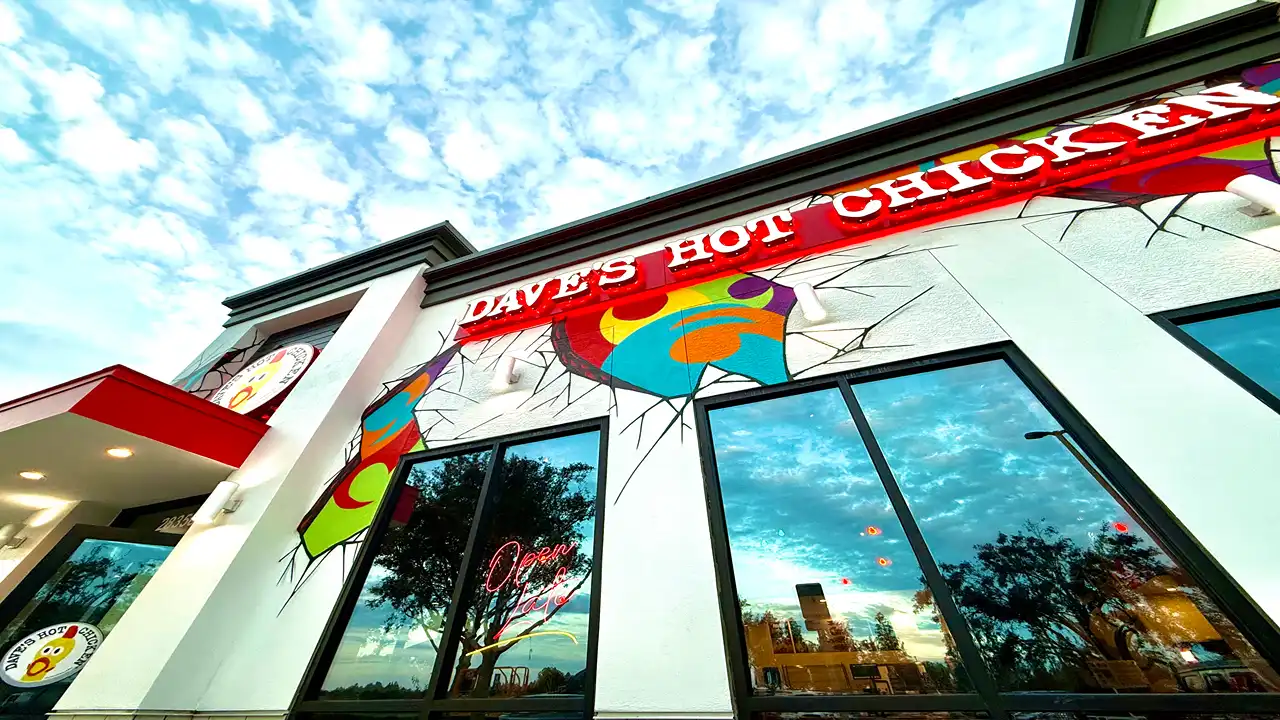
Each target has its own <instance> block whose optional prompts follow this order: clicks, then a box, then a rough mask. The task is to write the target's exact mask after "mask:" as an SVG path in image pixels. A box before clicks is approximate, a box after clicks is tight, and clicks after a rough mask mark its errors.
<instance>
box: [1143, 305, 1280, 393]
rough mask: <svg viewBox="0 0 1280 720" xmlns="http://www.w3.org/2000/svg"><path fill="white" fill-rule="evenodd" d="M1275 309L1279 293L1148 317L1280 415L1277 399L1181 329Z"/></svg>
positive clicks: (1165, 312) (1169, 311) (1196, 306)
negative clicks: (1194, 324) (1210, 321)
mask: <svg viewBox="0 0 1280 720" xmlns="http://www.w3.org/2000/svg"><path fill="white" fill-rule="evenodd" d="M1277 307H1280V290H1272V291H1270V292H1264V293H1256V294H1253V295H1243V296H1241V297H1237V298H1231V299H1229V300H1219V301H1216V302H1210V303H1202V304H1200V305H1192V306H1190V307H1185V308H1178V309H1177V310H1165V311H1164V312H1158V313H1154V314H1152V315H1151V316H1150V317H1151V319H1152V320H1153V321H1155V323H1156V324H1157V325H1159V326H1160V327H1162V328H1164V329H1165V331H1166V332H1168V333H1169V334H1170V335H1172V336H1173V337H1174V338H1176V339H1177V340H1178V341H1179V342H1181V343H1182V344H1183V345H1185V346H1186V347H1187V348H1188V349H1190V350H1191V352H1194V353H1195V354H1196V355H1199V356H1200V359H1202V360H1204V361H1205V362H1207V363H1209V364H1210V365H1212V366H1213V367H1214V368H1216V369H1217V370H1218V372H1220V373H1222V374H1223V375H1226V376H1227V377H1228V378H1230V379H1231V381H1232V382H1234V383H1235V384H1237V385H1239V386H1240V387H1242V388H1244V389H1245V390H1246V391H1247V392H1248V393H1249V394H1250V395H1252V396H1254V397H1255V398H1257V399H1258V400H1260V401H1261V402H1262V403H1263V404H1264V405H1266V406H1267V407H1269V408H1271V409H1272V410H1274V411H1275V412H1278V413H1280V397H1277V396H1276V395H1274V394H1272V393H1271V392H1270V391H1268V390H1267V389H1266V388H1264V387H1262V386H1261V385H1259V384H1258V383H1257V382H1256V381H1255V380H1253V378H1251V377H1249V376H1248V375H1245V374H1244V373H1242V372H1240V371H1239V370H1237V369H1236V367H1235V366H1234V365H1232V364H1231V363H1229V362H1227V361H1226V360H1225V359H1223V358H1222V357H1221V356H1220V355H1218V354H1217V353H1215V352H1214V351H1212V350H1210V349H1209V348H1208V347H1207V346H1205V345H1204V344H1203V343H1201V342H1200V341H1199V340H1196V339H1195V338H1194V337H1192V336H1191V333H1189V332H1187V331H1186V330H1183V329H1182V326H1183V325H1186V324H1188V323H1194V322H1200V321H1202V320H1216V319H1218V318H1224V317H1231V316H1233V315H1247V314H1249V313H1251V312H1258V311H1260V310H1271V309H1274V308H1277Z"/></svg>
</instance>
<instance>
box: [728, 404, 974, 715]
mask: <svg viewBox="0 0 1280 720" xmlns="http://www.w3.org/2000/svg"><path fill="white" fill-rule="evenodd" d="M709 417H710V421H711V427H712V435H713V438H714V442H715V450H716V463H717V468H718V476H719V482H720V488H721V496H722V499H723V501H724V513H725V520H726V524H727V526H728V532H729V543H730V553H731V556H732V560H733V570H734V579H735V584H736V590H737V593H738V596H739V598H740V599H741V601H742V605H743V618H742V620H743V622H744V633H745V635H746V641H747V646H748V655H749V656H750V658H751V665H752V674H753V683H754V684H755V686H756V688H757V691H760V692H763V691H765V687H766V686H767V687H770V688H774V689H775V690H777V691H822V692H889V691H891V688H893V687H894V686H895V681H894V680H892V679H891V677H895V678H896V677H898V676H897V675H896V674H895V673H898V672H899V670H900V669H901V668H902V667H907V666H910V667H911V668H915V669H913V670H911V671H909V672H908V671H906V670H901V672H905V673H907V676H908V678H907V679H905V680H904V679H901V678H898V679H897V681H896V685H897V690H896V691H897V692H906V691H914V692H939V691H942V690H944V688H939V687H938V686H936V685H930V686H928V687H926V685H925V684H924V680H923V679H921V678H922V677H923V676H922V675H921V674H920V670H919V668H921V667H924V666H923V665H921V663H934V672H935V673H938V674H940V675H942V676H946V677H948V678H950V676H951V674H952V672H953V671H952V669H951V668H950V667H949V666H948V664H947V643H946V642H945V641H944V639H943V637H944V636H943V633H942V629H941V626H940V625H939V623H938V622H937V620H936V619H935V618H934V617H933V611H932V607H931V603H928V602H926V605H929V607H928V609H924V610H917V594H918V593H919V591H920V590H921V587H922V586H921V579H920V576H921V572H920V568H919V566H918V565H917V564H916V560H915V556H914V553H913V552H912V550H911V547H910V545H909V543H908V542H907V540H906V536H905V534H904V533H903V531H902V528H901V526H900V525H899V524H898V521H897V519H896V516H895V515H894V512H893V508H892V505H891V504H890V502H889V499H888V496H887V495H886V493H885V490H884V487H883V485H882V483H881V481H880V479H879V476H878V475H877V474H876V471H875V468H874V467H873V465H872V464H871V461H870V458H869V457H868V455H867V453H866V449H865V447H864V446H863V445H862V441H861V438H860V437H859V435H858V432H857V428H856V426H855V425H854V423H853V421H852V419H851V416H850V415H849V412H848V408H847V407H846V406H845V404H844V400H843V399H842V398H841V396H840V394H839V392H838V391H836V390H834V389H832V390H821V391H816V392H809V393H804V394H800V395H792V396H787V397H781V398H776V399H772V400H767V401H763V402H758V403H751V404H746V405H738V406H731V407H725V408H718V409H714V410H711V411H710V413H709ZM722 439H723V440H722ZM809 653H819V655H813V656H807V654H809ZM853 665H857V666H860V667H865V668H871V670H869V671H868V672H872V673H873V674H875V675H876V677H877V678H880V680H878V681H873V680H872V679H868V678H864V677H854V676H853V674H852V670H849V669H848V668H847V667H846V666H853ZM766 668H769V670H768V672H767V673H766V672H765V669H766ZM894 668H898V669H894ZM913 678H914V679H913ZM877 682H878V683H880V684H877ZM947 686H948V688H949V689H945V690H946V691H954V679H953V678H952V679H949V680H948V681H947ZM929 688H931V689H929Z"/></svg>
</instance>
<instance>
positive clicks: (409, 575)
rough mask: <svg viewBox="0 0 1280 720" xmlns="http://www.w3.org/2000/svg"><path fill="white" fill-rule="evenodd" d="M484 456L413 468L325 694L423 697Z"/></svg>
mask: <svg viewBox="0 0 1280 720" xmlns="http://www.w3.org/2000/svg"><path fill="white" fill-rule="evenodd" d="M489 458H490V453H488V452H481V453H472V454H468V455H460V456H455V457H449V458H444V459H441V460H431V461H424V462H420V463H418V464H416V465H415V466H414V467H412V468H411V469H410V471H409V476H408V478H406V481H405V483H404V485H403V486H402V487H401V488H400V489H399V491H398V492H399V494H398V495H397V496H396V501H395V502H396V504H395V506H394V508H393V512H392V517H391V521H390V524H389V526H388V528H387V532H386V534H385V535H384V536H383V538H382V541H381V544H380V545H379V547H378V552H377V554H376V555H375V556H374V560H373V566H372V568H371V570H370V573H369V577H368V578H366V580H365V584H364V588H363V592H362V593H361V603H360V604H359V605H357V608H356V613H355V614H353V616H352V619H351V620H350V621H349V622H348V627H347V632H346V634H345V635H346V637H344V640H346V642H344V643H343V644H342V645H340V646H339V649H338V652H337V654H336V655H335V656H334V660H333V663H332V665H331V666H330V669H329V673H328V676H327V677H326V679H325V685H324V689H323V691H322V692H323V696H324V697H326V698H328V699H364V700H375V699H394V698H412V697H422V695H423V693H424V692H425V691H426V686H427V681H428V678H429V677H430V675H431V670H432V665H433V663H434V661H435V657H436V655H437V653H438V652H439V646H440V641H441V637H440V633H441V630H442V625H443V622H444V615H445V613H446V612H447V610H448V607H449V602H450V599H451V596H452V594H453V589H454V584H455V583H456V581H457V579H458V573H459V572H460V570H461V565H462V554H463V551H464V550H465V548H466V543H467V537H468V536H469V534H470V532H471V521H472V519H473V517H474V514H475V508H476V503H477V502H478V498H479V497H480V487H481V485H482V484H483V483H484V476H485V472H486V470H487V468H488V466H489ZM369 616H372V617H371V618H370V619H365V618H367V617H369ZM361 680H363V682H361Z"/></svg>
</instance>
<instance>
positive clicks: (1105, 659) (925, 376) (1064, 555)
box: [854, 361, 1280, 692]
mask: <svg viewBox="0 0 1280 720" xmlns="http://www.w3.org/2000/svg"><path fill="white" fill-rule="evenodd" d="M854 394H855V396H856V397H857V399H858V401H859V404H860V405H861V406H862V408H863V410H864V411H865V413H866V415H867V417H868V420H869V422H870V424H871V430H872V432H873V433H874V434H875V436H876V439H877V441H878V443H879V445H880V447H881V448H882V449H883V451H884V454H885V457H886V460H887V461H888V464H889V467H890V469H891V470H892V472H893V475H894V477H895V478H896V481H897V482H898V484H899V485H900V487H901V488H902V492H903V495H904V496H905V497H906V499H907V502H908V503H909V505H910V507H911V512H912V515H913V516H914V518H915V520H916V522H917V523H918V524H919V527H920V529H921V532H922V533H923V535H924V539H925V542H926V543H927V544H928V547H929V551H930V553H931V554H932V555H933V556H934V557H935V558H936V559H937V561H938V563H939V569H940V570H941V571H942V574H943V576H944V580H945V582H946V584H947V586H948V588H949V589H950V591H951V594H952V596H953V597H954V599H955V601H956V604H957V605H958V606H959V609H960V612H961V614H962V615H963V616H964V618H965V620H966V621H967V623H968V625H969V627H970V630H971V631H972V633H973V635H974V639H975V640H976V642H977V644H978V646H979V647H978V649H979V651H980V653H981V654H982V656H983V657H984V658H985V660H986V661H987V664H988V665H989V667H990V669H991V671H992V673H993V674H994V675H995V679H996V682H997V684H998V685H999V687H1000V688H1001V689H1003V690H1015V691H1020V690H1021V691H1025V690H1038V691H1044V690H1057V691H1070V692H1202V691H1205V690H1206V689H1208V690H1213V689H1214V684H1215V683H1217V686H1218V689H1217V691H1223V692H1226V691H1232V692H1259V691H1275V690H1277V689H1280V676H1277V675H1276V673H1275V671H1274V670H1272V668H1271V667H1270V666H1269V665H1268V664H1267V663H1266V662H1265V661H1264V660H1263V659H1262V658H1261V657H1260V656H1259V655H1258V653H1257V651H1256V650H1254V648H1253V647H1252V645H1250V643H1249V642H1248V641H1247V640H1245V638H1244V637H1243V636H1241V634H1240V632H1239V631H1238V630H1237V629H1236V628H1235V626H1234V625H1233V624H1232V623H1231V622H1230V621H1229V620H1228V619H1227V618H1226V617H1225V616H1224V615H1223V614H1222V612H1221V611H1220V610H1218V609H1217V606H1216V605H1215V603H1213V602H1212V601H1211V600H1210V599H1209V598H1208V597H1207V596H1206V595H1205V594H1204V592H1203V591H1202V590H1201V589H1200V588H1199V587H1198V586H1197V585H1196V583H1195V582H1194V581H1193V580H1192V579H1191V578H1190V577H1189V576H1188V575H1187V574H1186V573H1185V572H1184V571H1183V570H1182V569H1181V568H1179V567H1178V566H1177V565H1176V564H1175V563H1174V562H1173V561H1172V560H1171V559H1170V558H1169V557H1168V556H1167V555H1165V554H1164V552H1162V550H1161V549H1160V547H1159V546H1157V545H1156V544H1155V543H1154V542H1153V540H1152V538H1151V537H1150V535H1148V534H1147V531H1146V530H1145V528H1143V527H1142V526H1141V525H1140V524H1139V523H1138V522H1137V521H1136V520H1135V519H1134V517H1133V515H1132V514H1131V513H1130V512H1129V511H1128V510H1127V509H1126V508H1124V507H1123V506H1122V505H1121V504H1120V500H1119V498H1118V495H1117V494H1116V493H1115V492H1114V491H1113V489H1112V488H1109V487H1105V486H1104V484H1105V483H1107V482H1108V481H1107V480H1106V478H1105V477H1104V476H1103V475H1102V474H1101V471H1099V470H1098V469H1097V468H1095V467H1093V466H1092V465H1091V464H1090V461H1089V460H1088V458H1086V457H1085V456H1083V455H1079V454H1077V453H1073V452H1072V451H1071V449H1072V448H1073V447H1074V444H1073V443H1069V442H1068V440H1067V438H1066V437H1065V435H1066V434H1065V433H1064V432H1063V431H1062V430H1057V429H1055V428H1057V426H1058V424H1057V421H1056V419H1055V418H1054V417H1053V416H1052V415H1051V414H1050V413H1049V412H1048V410H1047V409H1045V407H1044V406H1043V405H1041V404H1040V402H1039V400H1038V399H1036V397H1035V396H1034V395H1033V394H1032V393H1031V392H1030V391H1029V390H1028V389H1027V387H1026V385H1024V384H1023V382H1022V381H1021V379H1019V378H1018V377H1017V376H1016V375H1015V374H1014V372H1013V371H1012V369H1011V368H1010V367H1009V366H1008V365H1007V364H1006V363H1004V362H1000V361H993V362H983V363H975V364H973V365H966V366H959V367H952V368H947V369H943V370H936V371H933V372H926V373H919V374H915V375H904V376H900V377H895V378H888V379H884V380H876V381H871V382H866V383H862V384H859V385H856V386H855V387H854ZM1048 435H1054V436H1055V437H1057V438H1058V440H1059V441H1058V442H1043V441H1038V438H1042V437H1045V436H1048ZM931 599H932V598H928V597H924V596H919V597H918V598H917V603H918V604H919V603H920V601H922V600H923V601H930V600H931ZM949 654H950V653H949ZM1215 677H1216V678H1221V679H1222V682H1221V683H1218V681H1217V680H1216V679H1215ZM1226 678H1230V681H1228V680H1227V679H1226Z"/></svg>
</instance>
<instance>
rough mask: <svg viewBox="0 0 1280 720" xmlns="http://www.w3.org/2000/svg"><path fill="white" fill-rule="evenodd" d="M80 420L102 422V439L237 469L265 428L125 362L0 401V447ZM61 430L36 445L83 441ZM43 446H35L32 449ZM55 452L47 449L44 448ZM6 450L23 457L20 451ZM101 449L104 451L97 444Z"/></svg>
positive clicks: (31, 464)
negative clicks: (116, 434) (132, 440)
mask: <svg viewBox="0 0 1280 720" xmlns="http://www.w3.org/2000/svg"><path fill="white" fill-rule="evenodd" d="M67 416H74V419H72V418H69V417H67ZM69 420H72V422H70V423H69V422H68V421H69ZM78 420H84V421H89V422H91V423H95V424H97V425H100V426H104V427H103V428H101V429H102V430H104V431H105V433H104V434H102V435H101V437H110V436H113V433H112V432H111V429H114V430H115V431H123V433H127V434H129V435H133V436H138V437H141V438H146V439H148V440H151V441H154V442H156V443H160V444H163V445H165V446H168V447H170V448H173V449H174V450H178V451H181V452H183V453H186V454H190V455H196V456H199V457H201V458H205V459H208V460H212V461H214V462H216V463H220V464H222V465H226V466H229V467H231V468H237V467H240V464H241V463H243V462H244V460H245V458H246V457H248V455H249V453H250V451H252V450H253V448H254V447H255V446H256V445H257V444H258V441H259V440H261V439H262V436H263V435H264V434H265V433H266V432H267V424H266V423H264V422H262V421H260V420H255V419H252V418H247V417H244V416H243V415H239V414H237V413H235V412H232V411H231V410H228V409H226V408H224V407H220V406H218V405H214V404H213V403H211V402H209V401H207V400H205V399H203V398H199V397H196V396H195V395H191V394H190V393H186V392H183V391H182V390H179V389H178V388H175V387H173V386H171V385H169V384H167V383H164V382H161V381H159V380H156V379H154V378H150V377H147V376H146V375H143V374H142V373H139V372H137V371H135V370H130V369H129V368H127V367H124V366H123V365H113V366H111V367H109V368H106V369H104V370H99V371H98V372H95V373H91V374H89V375H85V376H84V377H80V378H76V379H75V380H71V381H68V382H65V383H62V384H61V385H56V386H54V387H51V388H48V389H47V390H41V391H39V392H36V393H32V394H30V395H27V396H25V397H20V398H18V399H16V400H11V401H9V402H7V403H3V404H0V446H2V445H6V444H8V443H5V442H4V441H5V440H13V439H14V435H15V434H18V435H24V436H26V435H28V434H33V433H34V435H33V436H38V435H45V434H46V433H40V432H38V431H39V430H41V429H43V428H42V427H41V426H48V427H49V429H55V427H54V426H58V428H56V429H63V428H62V426H65V427H66V428H70V427H76V426H80V425H82V423H80V422H78ZM23 431H25V432H23ZM94 434H95V435H98V433H94ZM58 435H59V437H56V438H47V440H48V442H45V443H36V445H37V446H39V445H50V446H58V445H60V446H63V447H65V446H67V445H74V444H75V443H76V442H77V438H76V437H71V436H67V435H66V434H65V433H61V432H59V433H58ZM122 437H127V436H122ZM41 449H42V448H40V447H31V448H30V450H31V451H32V452H38V451H40V450H41ZM52 449H53V448H52V447H45V448H43V450H44V452H48V451H50V450H52ZM7 450H8V451H9V453H14V452H17V453H18V454H19V455H21V454H24V453H22V452H21V448H13V447H9V448H7ZM44 452H40V453H39V454H44ZM95 452H100V450H99V449H97V448H95ZM10 460H11V461H16V462H18V463H19V464H23V466H24V467H26V466H28V465H29V466H32V467H36V466H38V465H39V463H38V462H35V461H37V460H40V458H31V459H30V461H28V462H26V463H23V459H22V458H21V457H13V456H12V455H10V456H9V457H6V461H10ZM6 464H9V463H8V462H6ZM6 469H7V468H6ZM2 471H3V469H0V472H2Z"/></svg>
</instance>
